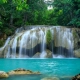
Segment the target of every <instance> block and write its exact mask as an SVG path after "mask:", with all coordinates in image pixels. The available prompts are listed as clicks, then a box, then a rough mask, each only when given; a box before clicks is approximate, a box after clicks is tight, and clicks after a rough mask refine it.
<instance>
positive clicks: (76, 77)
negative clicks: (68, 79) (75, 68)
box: [72, 74, 80, 80]
mask: <svg viewBox="0 0 80 80" xmlns="http://www.w3.org/2000/svg"><path fill="white" fill-rule="evenodd" d="M72 80H80V74H78V75H76V76H74V77H73V78H72Z"/></svg>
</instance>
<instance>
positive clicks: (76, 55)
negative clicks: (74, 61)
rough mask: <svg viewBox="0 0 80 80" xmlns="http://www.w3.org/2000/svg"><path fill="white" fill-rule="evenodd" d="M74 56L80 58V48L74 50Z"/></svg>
mask: <svg viewBox="0 0 80 80" xmlns="http://www.w3.org/2000/svg"><path fill="white" fill-rule="evenodd" d="M74 56H75V57H77V58H80V49H77V50H75V51H74Z"/></svg>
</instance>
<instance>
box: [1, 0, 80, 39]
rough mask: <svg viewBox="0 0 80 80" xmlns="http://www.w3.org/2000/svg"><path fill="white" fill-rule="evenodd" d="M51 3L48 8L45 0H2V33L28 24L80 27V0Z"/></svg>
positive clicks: (9, 32)
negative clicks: (49, 8) (51, 7)
mask: <svg viewBox="0 0 80 80" xmlns="http://www.w3.org/2000/svg"><path fill="white" fill-rule="evenodd" d="M50 5H52V6H53V9H51V10H48V9H47V7H48V4H47V3H45V1H44V0H0V35H1V34H3V33H4V34H6V36H9V35H11V34H13V33H14V30H15V29H17V28H18V27H21V26H23V27H24V26H26V25H62V26H72V27H80V0H53V3H51V4H50ZM0 39H1V38H0Z"/></svg>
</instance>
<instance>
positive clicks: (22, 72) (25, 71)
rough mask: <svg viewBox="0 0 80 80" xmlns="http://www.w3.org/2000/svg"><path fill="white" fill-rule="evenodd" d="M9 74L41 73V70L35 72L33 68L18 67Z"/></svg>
mask: <svg viewBox="0 0 80 80" xmlns="http://www.w3.org/2000/svg"><path fill="white" fill-rule="evenodd" d="M8 74H9V75H21V74H41V73H40V72H39V71H37V72H33V71H31V70H26V69H21V68H20V69H16V70H12V71H10V72H8Z"/></svg>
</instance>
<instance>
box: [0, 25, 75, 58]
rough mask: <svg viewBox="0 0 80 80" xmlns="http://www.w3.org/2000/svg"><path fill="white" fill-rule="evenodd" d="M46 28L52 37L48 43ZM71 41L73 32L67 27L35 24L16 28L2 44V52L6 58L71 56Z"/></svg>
mask: <svg viewBox="0 0 80 80" xmlns="http://www.w3.org/2000/svg"><path fill="white" fill-rule="evenodd" d="M20 30H21V29H20ZM48 30H50V32H51V37H52V40H51V43H50V45H48V44H47V42H46V34H47V31H48ZM73 43H74V41H73V34H72V31H71V29H69V28H64V27H60V26H50V27H45V26H44V27H41V26H40V27H39V26H37V27H35V28H33V29H28V30H22V31H19V29H18V31H17V32H16V33H15V36H12V37H11V39H10V40H9V41H8V42H7V44H6V45H5V46H4V47H5V48H4V51H3V52H4V53H3V54H6V58H33V57H34V58H49V57H50V58H55V57H58V58H59V57H73V48H74V44H73ZM6 47H8V48H6ZM0 49H1V48H0ZM6 51H7V52H6Z"/></svg>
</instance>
